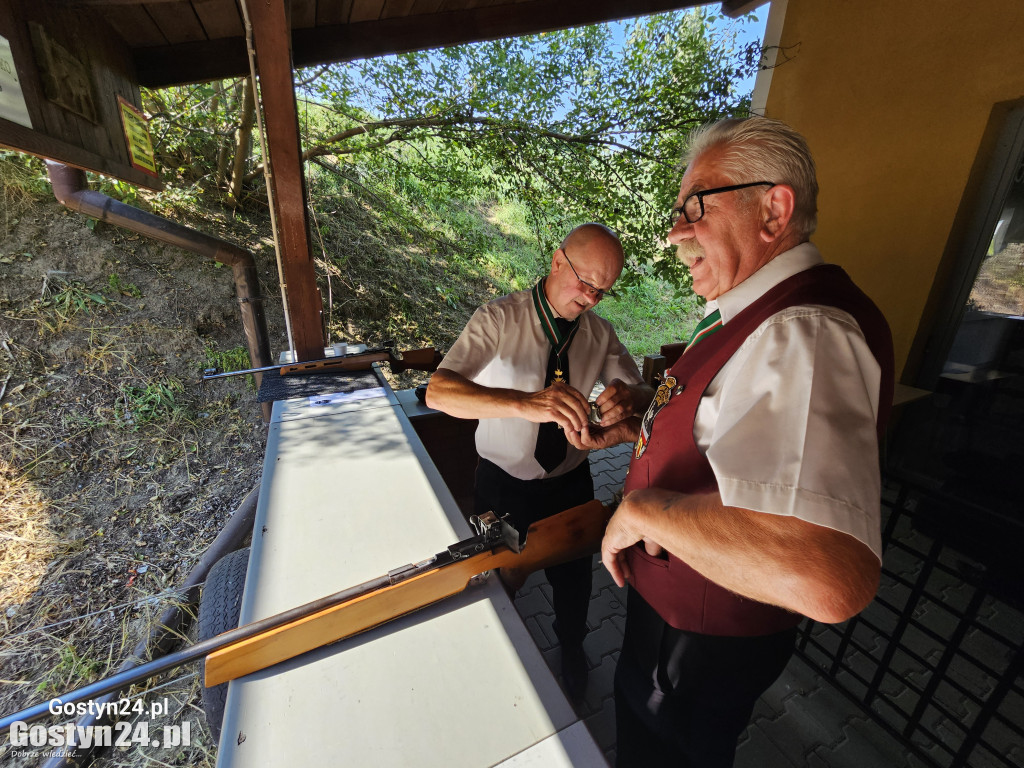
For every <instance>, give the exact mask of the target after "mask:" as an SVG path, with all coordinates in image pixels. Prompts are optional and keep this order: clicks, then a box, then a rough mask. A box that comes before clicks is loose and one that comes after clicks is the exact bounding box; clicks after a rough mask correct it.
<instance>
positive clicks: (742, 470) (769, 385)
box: [693, 243, 882, 559]
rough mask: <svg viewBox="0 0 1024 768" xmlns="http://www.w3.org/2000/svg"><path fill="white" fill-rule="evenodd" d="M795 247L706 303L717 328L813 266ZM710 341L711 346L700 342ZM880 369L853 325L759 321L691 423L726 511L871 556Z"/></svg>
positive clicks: (876, 537) (831, 314)
mask: <svg viewBox="0 0 1024 768" xmlns="http://www.w3.org/2000/svg"><path fill="white" fill-rule="evenodd" d="M821 263H822V259H821V255H820V254H819V252H818V249H817V248H816V247H815V246H813V245H811V244H810V243H803V244H801V245H799V246H797V247H796V248H793V249H792V250H790V251H787V252H785V253H783V254H780V255H779V256H777V257H775V258H774V259H772V261H770V262H769V263H768V264H766V265H765V266H764V267H762V268H761V269H760V270H758V271H757V272H755V273H754V274H753V275H752V276H751V277H749V278H747V279H746V280H744V281H743V282H742V283H740V284H739V285H737V286H735V287H734V288H732V289H731V290H729V291H727V292H726V293H724V294H722V295H721V296H719V297H718V300H717V301H716V302H709V303H708V311H709V312H710V311H711V310H712V309H714V308H715V306H716V305H717V308H718V309H719V310H720V311H721V313H722V322H723V324H728V323H729V320H730V319H732V318H734V317H736V315H737V314H738V313H739V312H740V311H742V310H743V309H745V308H746V307H747V306H749V305H750V304H751V303H753V302H754V301H755V300H757V299H758V298H760V297H761V296H763V295H764V294H765V293H766V292H767V291H769V290H770V289H771V288H773V287H774V286H776V285H777V284H779V283H780V282H782V281H783V280H785V279H786V278H788V277H791V276H793V275H795V274H797V273H798V272H802V271H804V270H806V269H809V268H810V267H813V266H815V265H817V264H821ZM709 343H713V341H712V342H709ZM880 377H881V369H880V366H879V365H878V362H877V361H876V360H875V358H874V356H873V355H872V354H871V351H870V349H869V348H868V345H867V342H866V341H865V339H864V334H863V333H862V332H861V330H860V327H859V326H858V325H857V323H856V321H855V320H854V319H853V317H852V316H850V315H849V314H847V313H846V312H843V311H841V310H838V309H835V308H832V307H824V306H797V307H790V308H788V309H785V310H783V311H781V312H778V313H776V314H774V315H772V316H771V317H769V318H768V319H767V320H765V321H764V322H763V323H762V324H761V325H760V326H758V328H757V329H756V330H755V331H754V332H753V333H752V334H751V335H750V336H749V337H748V338H747V340H746V341H745V342H744V343H743V345H742V346H741V347H740V348H739V350H737V352H736V354H734V355H733V356H732V358H730V359H729V361H728V362H727V363H726V364H725V366H724V367H723V368H722V369H721V370H720V371H719V372H718V374H717V376H715V378H714V379H713V380H712V381H711V384H710V385H709V386H708V388H707V390H706V391H705V392H704V395H703V397H702V399H701V402H700V405H699V407H698V410H697V417H696V419H695V420H694V425H693V434H694V439H695V440H696V442H697V446H698V447H699V448H700V450H701V451H703V452H704V454H705V455H706V456H707V458H708V460H709V461H710V463H711V467H712V469H713V470H714V473H715V477H716V478H717V480H718V487H719V490H720V492H721V495H722V501H723V502H724V503H725V504H726V505H728V506H736V507H744V508H746V509H752V510H755V511H759V512H769V513H772V514H778V515H793V516H795V517H798V518H800V519H802V520H806V521H808V522H811V523H815V524H817V525H823V526H827V527H829V528H833V529H836V530H839V531H843V532H845V533H848V534H850V535H852V536H854V537H856V538H857V539H859V540H860V541H862V542H863V543H864V544H866V545H867V546H868V547H870V548H871V550H872V551H873V552H874V553H875V554H876V555H877V556H878V557H879V559H881V556H882V544H881V531H880V504H881V477H880V470H879V463H878V438H877V433H876V428H875V421H876V418H877V415H878V396H879V381H880Z"/></svg>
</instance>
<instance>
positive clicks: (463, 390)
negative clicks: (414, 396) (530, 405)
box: [426, 368, 523, 419]
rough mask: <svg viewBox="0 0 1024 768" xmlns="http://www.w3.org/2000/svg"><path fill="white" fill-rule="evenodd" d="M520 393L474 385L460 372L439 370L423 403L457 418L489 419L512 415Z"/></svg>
mask: <svg viewBox="0 0 1024 768" xmlns="http://www.w3.org/2000/svg"><path fill="white" fill-rule="evenodd" d="M522 395H523V393H522V392H519V391H517V390H514V389H497V388H494V387H484V386H481V385H479V384H476V383H474V382H472V381H470V380H469V379H467V378H466V377H464V376H462V375H461V374H458V373H455V372H454V371H450V370H447V369H445V368H440V369H438V370H437V371H436V372H435V373H434V374H433V375H432V376H431V377H430V384H429V386H428V387H427V396H426V404H427V406H428V407H430V408H434V409H436V410H438V411H444V412H445V413H447V414H448V415H449V416H455V417H456V418H459V419H492V418H503V417H507V416H515V415H516V413H515V407H516V403H517V402H518V400H519V399H521V398H522Z"/></svg>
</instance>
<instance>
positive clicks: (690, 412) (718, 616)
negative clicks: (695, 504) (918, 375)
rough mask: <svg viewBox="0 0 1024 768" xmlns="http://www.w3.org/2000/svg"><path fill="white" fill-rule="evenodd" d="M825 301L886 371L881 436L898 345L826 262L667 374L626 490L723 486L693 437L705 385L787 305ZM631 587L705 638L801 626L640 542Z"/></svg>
mask: <svg viewBox="0 0 1024 768" xmlns="http://www.w3.org/2000/svg"><path fill="white" fill-rule="evenodd" d="M801 304H820V305H824V306H830V307H836V308H838V309H841V310H843V311H845V312H847V313H849V314H850V315H852V316H853V318H854V319H855V320H856V321H857V323H858V325H859V326H860V328H861V331H862V332H863V333H864V337H865V339H866V340H867V343H868V347H869V348H870V349H871V352H872V354H873V355H874V357H875V359H876V360H877V361H878V364H879V365H880V366H881V368H882V378H881V385H880V393H879V406H878V422H877V428H878V437H879V441H881V439H882V437H883V435H884V432H885V424H886V422H887V420H888V416H889V409H890V408H891V406H892V395H893V386H894V380H893V367H894V365H893V350H892V337H891V335H890V333H889V326H888V324H887V323H886V321H885V318H884V317H883V316H882V313H881V312H880V311H879V310H878V308H877V307H876V306H875V305H874V304H873V303H872V301H871V299H869V298H868V297H867V296H866V295H865V294H864V293H863V292H861V290H860V289H859V288H857V286H856V285H854V284H853V281H851V280H850V278H849V277H848V276H847V274H846V273H845V272H844V271H843V270H842V269H841V268H840V267H838V266H836V265H832V264H822V265H819V266H817V267H813V268H811V269H808V270H805V271H803V272H800V273H798V274H796V275H794V276H793V277H790V278H789V279H787V280H784V281H783V282H782V283H780V284H779V285H777V286H775V287H774V288H772V289H771V290H770V291H768V293H766V294H765V295H764V296H762V297H761V298H760V299H758V300H757V301H755V302H754V303H753V304H751V305H750V306H749V307H747V308H746V309H744V310H743V311H742V312H741V313H740V314H738V315H737V316H736V317H735V318H733V319H732V320H730V321H729V323H728V324H726V325H724V326H722V327H721V328H720V329H719V330H718V331H716V332H715V333H714V334H713V335H712V336H710V337H709V338H707V339H706V340H704V341H702V342H701V343H700V344H697V345H696V346H695V347H694V348H693V349H692V350H691V351H690V352H687V353H686V354H685V355H683V356H682V357H680V358H679V360H678V361H677V362H676V363H675V364H674V365H672V367H671V368H670V369H669V371H668V372H667V373H666V379H668V377H672V378H674V379H675V380H676V381H675V384H674V386H673V387H672V397H671V399H670V400H669V401H668V403H667V404H666V405H665V406H664V407H662V408H661V410H660V411H659V412H658V414H657V417H656V418H655V420H654V425H653V428H652V430H651V435H650V440H649V442H648V444H647V446H646V450H645V451H644V453H643V455H642V457H640V458H637V457H636V453H635V451H634V455H633V459H632V461H631V462H630V465H629V473H628V475H627V476H626V483H625V488H624V490H625V492H627V493H628V492H629V491H632V490H635V489H637V488H649V487H655V488H664V489H667V490H671V491H677V492H680V493H708V492H713V491H717V490H718V483H717V481H716V480H715V475H714V473H713V471H712V469H711V464H710V463H709V462H708V460H707V459H706V458H705V457H704V455H703V454H702V453H701V452H700V450H699V449H698V448H697V445H696V443H695V441H694V439H693V422H694V418H695V417H696V414H697V406H698V405H699V404H700V399H701V396H702V395H703V393H704V390H705V389H706V388H707V386H708V384H710V383H711V380H712V379H713V378H714V377H715V375H716V374H717V373H718V371H719V370H721V368H722V366H724V365H725V363H726V362H727V361H728V360H729V358H731V357H732V356H733V354H734V353H735V352H736V350H737V349H739V347H740V345H742V344H743V342H744V341H745V340H746V339H747V337H748V336H749V335H750V334H751V333H753V331H754V330H755V329H756V328H757V327H758V326H759V325H761V323H762V322H764V321H765V320H767V319H768V318H769V317H771V316H772V315H774V314H775V313H776V312H780V311H782V310H783V309H786V308H787V307H792V306H797V305H801ZM626 557H627V562H628V563H629V568H630V571H631V572H632V581H631V583H632V586H633V588H634V589H636V590H637V591H638V592H639V593H640V594H641V596H642V597H643V598H644V600H646V601H647V602H648V603H649V604H650V605H651V607H652V608H654V609H655V610H656V611H657V612H658V614H659V615H660V616H661V618H662V619H664V620H665V621H666V622H667V623H668V624H670V625H671V626H673V627H675V628H676V629H682V630H686V631H690V632H700V633H702V634H707V635H725V636H743V637H750V636H755V635H766V634H770V633H773V632H780V631H782V630H784V629H789V628H790V627H794V626H796V625H797V624H798V623H799V621H800V620H801V619H802V618H803V617H802V616H800V615H799V614H796V613H792V612H791V611H787V610H784V609H782V608H777V607H775V606H771V605H766V604H765V603H760V602H758V601H756V600H750V599H747V598H744V597H740V596H739V595H737V594H735V593H734V592H730V591H729V590H727V589H725V588H723V587H720V586H719V585H718V584H715V583H714V582H712V581H709V580H708V579H706V578H704V577H703V576H701V575H700V574H699V573H697V571H695V570H693V569H692V568H690V567H689V566H688V565H687V564H686V563H684V562H683V561H682V560H680V559H679V558H677V557H675V556H674V555H671V554H668V557H667V559H666V558H665V557H652V556H650V555H648V554H647V552H646V551H644V548H643V545H642V544H640V545H636V546H633V547H630V549H629V550H627V553H626Z"/></svg>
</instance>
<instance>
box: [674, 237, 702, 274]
mask: <svg viewBox="0 0 1024 768" xmlns="http://www.w3.org/2000/svg"><path fill="white" fill-rule="evenodd" d="M676 256H677V257H678V258H679V260H680V261H682V262H683V264H685V265H686V266H687V268H689V267H692V266H693V265H694V263H696V261H697V259H703V258H704V247H703V246H702V245H701V244H700V243H698V242H697V241H696V240H684V241H683V242H681V243H679V244H678V245H677V246H676Z"/></svg>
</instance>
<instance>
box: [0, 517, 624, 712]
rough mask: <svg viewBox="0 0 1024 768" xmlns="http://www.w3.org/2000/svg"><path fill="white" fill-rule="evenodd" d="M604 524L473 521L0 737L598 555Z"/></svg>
mask: <svg viewBox="0 0 1024 768" xmlns="http://www.w3.org/2000/svg"><path fill="white" fill-rule="evenodd" d="M610 517H611V510H610V509H609V508H608V507H605V506H604V505H603V504H601V503H600V502H599V501H591V502H588V503H586V504H582V505H580V506H578V507H573V508H572V509H567V510H565V511H564V512H559V513H558V514H557V515H552V516H551V517H548V518H545V519H543V520H540V521H538V522H536V523H534V524H533V525H531V526H530V527H529V529H528V530H527V533H526V536H525V538H524V539H522V540H521V539H520V535H519V532H518V531H516V529H515V528H513V527H512V526H510V525H509V524H508V523H507V522H505V521H504V520H499V519H498V518H497V517H495V516H494V514H493V513H490V512H489V513H487V514H486V515H483V516H481V517H479V518H476V517H474V518H473V519H472V522H473V523H474V526H475V527H476V528H477V530H478V533H477V534H476V535H475V536H471V537H470V538H468V539H463V540H462V541H459V542H456V543H455V544H452V545H451V546H449V547H448V548H447V549H445V550H444V551H443V552H439V553H438V554H436V555H434V556H433V557H431V558H429V559H427V560H423V561H421V562H419V563H415V564H409V565H404V566H401V567H400V568H396V569H394V570H392V571H389V572H388V573H387V574H386V575H384V576H380V577H378V578H376V579H371V580H370V581H366V582H363V583H362V584H358V585H356V586H354V587H350V588H349V589H345V590H342V591H341V592H336V593H335V594H333V595H329V596H328V597H324V598H321V599H319V600H314V601H313V602H311V603H306V604H305V605H302V606H299V607H297V608H292V609H290V610H287V611H284V612H282V613H279V614H277V615H275V616H270V617H268V618H266V619H260V620H259V621H254V622H252V623H251V624H246V625H244V626H242V627H238V628H237V629H232V630H228V631H227V632H223V633H221V634H219V635H216V636H215V637H211V638H210V639H208V640H203V641H201V642H198V643H195V644H194V645H191V646H189V647H188V648H185V649H183V650H181V651H177V652H175V653H172V654H168V655H167V656H163V657H161V658H159V659H155V660H153V661H150V662H147V663H146V664H141V665H139V666H138V667H135V668H133V669H130V670H126V671H124V672H119V673H117V674H116V675H113V676H111V677H108V678H105V679H103V680H98V681H96V682H95V683H91V684H90V685H86V686H84V687H82V688H78V689H76V690H74V691H70V692H69V693H66V694H64V695H63V696H58V697H54V698H53V699H50V700H47V701H45V702H43V703H41V704H36V705H35V706H33V707H29V708H28V709H24V710H22V711H20V712H16V713H14V714H13V715H8V716H7V717H4V718H3V719H0V732H2V731H4V730H6V729H8V728H10V726H11V725H12V724H13V723H15V722H19V721H20V722H25V723H30V722H33V721H35V720H39V719H41V718H43V717H45V716H46V715H48V714H50V702H51V701H56V702H59V703H61V704H72V703H76V702H79V701H85V700H87V699H93V698H96V697H98V696H102V695H104V694H107V693H113V692H116V691H121V690H123V689H125V688H127V687H128V686H130V685H133V684H134V683H138V682H141V681H143V680H148V679H149V678H151V677H154V676H156V675H158V674H160V673H161V672H165V671H167V670H170V669H174V668H175V667H180V666H181V665H183V664H187V663H188V662H190V661H197V660H199V659H202V658H205V659H206V676H205V684H206V686H207V687H211V686H214V685H219V684H221V683H225V682H227V681H229V680H234V679H235V678H238V677H242V676H243V675H247V674H249V673H250V672H256V671H258V670H261V669H266V668H267V667H270V666H273V665H274V664H277V663H279V662H282V661H286V660H288V659H291V658H294V657H295V656H298V655H300V654H302V653H305V652H306V651H311V650H313V649H314V648H319V647H321V646H323V645H328V644H330V643H333V642H336V641H338V640H343V639H345V638H347V637H351V636H353V635H356V634H359V633H360V632H365V631H366V630H368V629H373V628H374V627H378V626H380V625H382V624H386V623H387V622H389V621H392V620H394V619H397V618H399V617H401V616H405V615H406V614H410V613H413V612H414V611H417V610H419V609H420V608H425V607H427V606H428V605H432V604H433V603H436V602H439V601H441V600H444V599H445V598H447V597H452V596H453V595H456V594H458V593H460V592H462V591H463V590H464V589H465V588H466V587H467V586H468V584H469V583H470V580H471V579H473V578H474V577H476V576H479V575H480V574H482V573H485V572H487V571H491V570H495V569H499V568H500V569H502V573H503V574H507V576H508V577H509V580H511V581H513V582H521V581H522V580H523V579H524V578H525V576H526V575H528V574H530V573H533V572H534V571H536V570H540V569H541V568H548V567H550V566H552V565H557V564H558V563H562V562H566V561H568V560H574V559H576V558H578V557H583V556H585V555H589V554H593V553H594V552H596V551H598V549H599V548H600V545H601V537H602V536H603V535H604V529H605V526H606V525H607V524H608V520H609V518H610Z"/></svg>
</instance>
